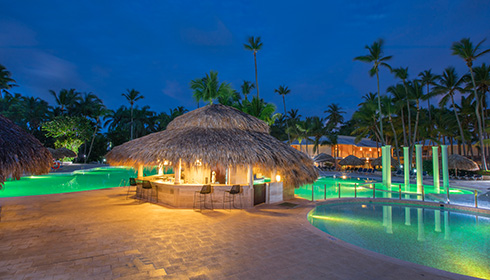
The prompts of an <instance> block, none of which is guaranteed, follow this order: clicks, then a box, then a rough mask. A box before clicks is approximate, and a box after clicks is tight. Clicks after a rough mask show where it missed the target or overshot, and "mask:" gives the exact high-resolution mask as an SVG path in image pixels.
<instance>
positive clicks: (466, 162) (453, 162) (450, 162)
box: [447, 155, 480, 171]
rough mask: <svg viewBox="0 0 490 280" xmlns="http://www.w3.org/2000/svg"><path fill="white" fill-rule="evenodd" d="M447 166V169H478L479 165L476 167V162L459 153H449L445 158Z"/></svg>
mask: <svg viewBox="0 0 490 280" xmlns="http://www.w3.org/2000/svg"><path fill="white" fill-rule="evenodd" d="M447 166H448V168H449V169H461V170H467V171H477V170H480V167H478V164H477V163H476V162H474V161H472V160H471V159H469V158H467V157H464V156H460V155H450V156H449V157H448V158H447Z"/></svg>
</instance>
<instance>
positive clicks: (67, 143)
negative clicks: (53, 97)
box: [42, 116, 92, 153]
mask: <svg viewBox="0 0 490 280" xmlns="http://www.w3.org/2000/svg"><path fill="white" fill-rule="evenodd" d="M42 129H43V130H44V131H46V132H47V133H46V135H47V136H49V137H53V138H54V139H56V141H55V143H54V145H55V147H56V148H62V147H64V148H67V149H69V150H72V151H74V152H76V153H77V152H78V148H79V147H80V146H81V145H82V144H83V143H84V142H85V141H87V139H89V138H90V133H91V130H92V127H91V125H90V121H89V120H87V119H86V118H82V117H69V116H58V117H56V118H54V119H53V120H52V121H49V122H45V123H43V124H42Z"/></svg>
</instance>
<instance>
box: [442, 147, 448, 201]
mask: <svg viewBox="0 0 490 280" xmlns="http://www.w3.org/2000/svg"><path fill="white" fill-rule="evenodd" d="M441 159H442V187H443V188H444V189H445V190H446V193H447V203H448V204H449V169H448V165H447V145H442V146H441Z"/></svg>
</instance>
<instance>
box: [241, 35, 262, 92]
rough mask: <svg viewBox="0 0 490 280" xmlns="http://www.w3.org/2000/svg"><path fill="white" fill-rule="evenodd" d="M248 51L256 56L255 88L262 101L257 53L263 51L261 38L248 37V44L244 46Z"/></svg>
mask: <svg viewBox="0 0 490 280" xmlns="http://www.w3.org/2000/svg"><path fill="white" fill-rule="evenodd" d="M243 46H244V47H245V49H246V50H249V51H252V52H253V54H254V63H255V88H256V89H257V100H259V99H260V96H259V80H258V78H257V51H259V50H260V49H262V46H263V43H262V42H261V41H260V36H259V37H254V36H250V37H248V44H243Z"/></svg>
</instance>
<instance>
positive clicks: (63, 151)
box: [56, 147, 77, 157]
mask: <svg viewBox="0 0 490 280" xmlns="http://www.w3.org/2000/svg"><path fill="white" fill-rule="evenodd" d="M56 151H57V152H58V153H59V154H60V155H61V157H76V156H77V154H76V153H75V152H74V151H72V150H69V149H67V148H64V147H63V148H58V149H56Z"/></svg>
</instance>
